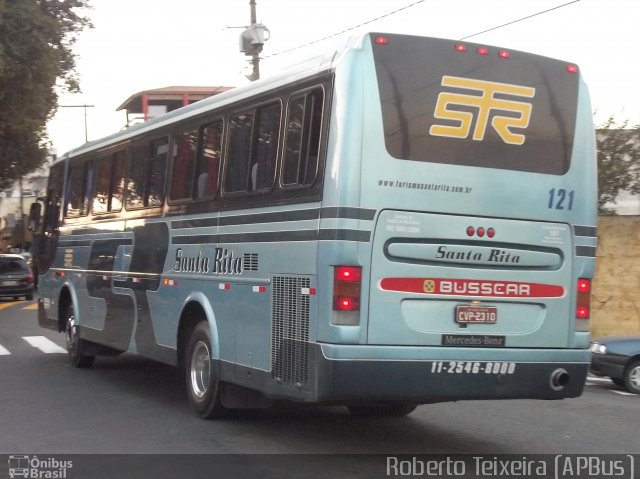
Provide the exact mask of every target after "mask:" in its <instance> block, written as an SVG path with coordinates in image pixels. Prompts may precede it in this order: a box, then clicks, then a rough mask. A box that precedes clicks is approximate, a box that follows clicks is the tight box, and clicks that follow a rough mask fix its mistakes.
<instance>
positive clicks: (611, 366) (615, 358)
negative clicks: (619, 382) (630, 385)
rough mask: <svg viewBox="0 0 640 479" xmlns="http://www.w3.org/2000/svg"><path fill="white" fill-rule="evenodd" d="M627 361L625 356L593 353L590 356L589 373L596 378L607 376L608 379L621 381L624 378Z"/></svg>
mask: <svg viewBox="0 0 640 479" xmlns="http://www.w3.org/2000/svg"><path fill="white" fill-rule="evenodd" d="M628 359H629V358H628V357H627V356H620V355H615V354H596V353H593V354H592V355H591V365H590V366H589V371H591V372H592V373H593V374H595V375H597V376H608V377H610V378H615V379H622V378H623V377H624V369H625V366H626V363H627V361H628Z"/></svg>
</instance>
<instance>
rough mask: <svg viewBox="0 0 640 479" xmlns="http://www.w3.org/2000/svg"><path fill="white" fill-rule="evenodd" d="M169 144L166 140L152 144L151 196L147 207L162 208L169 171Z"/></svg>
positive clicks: (149, 195) (148, 197)
mask: <svg viewBox="0 0 640 479" xmlns="http://www.w3.org/2000/svg"><path fill="white" fill-rule="evenodd" d="M168 153H169V142H168V140H167V139H166V138H163V139H161V140H156V141H153V142H151V167H150V169H149V194H148V195H146V196H147V198H146V200H147V201H146V204H145V206H150V207H151V206H160V205H162V202H163V201H164V179H165V175H166V171H167V156H168Z"/></svg>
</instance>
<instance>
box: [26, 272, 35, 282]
mask: <svg viewBox="0 0 640 479" xmlns="http://www.w3.org/2000/svg"><path fill="white" fill-rule="evenodd" d="M33 281H34V278H33V271H31V270H29V274H28V275H27V282H28V283H29V284H33Z"/></svg>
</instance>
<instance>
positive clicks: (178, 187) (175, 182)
mask: <svg viewBox="0 0 640 479" xmlns="http://www.w3.org/2000/svg"><path fill="white" fill-rule="evenodd" d="M197 149H198V132H197V131H190V132H187V133H179V134H176V135H174V136H173V158H172V164H173V167H172V172H171V190H170V199H172V200H180V199H186V198H191V196H192V191H193V173H194V167H195V162H196V151H197Z"/></svg>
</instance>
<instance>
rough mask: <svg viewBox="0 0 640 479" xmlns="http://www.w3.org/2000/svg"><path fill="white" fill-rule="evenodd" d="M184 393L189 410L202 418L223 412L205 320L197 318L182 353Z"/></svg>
mask: <svg viewBox="0 0 640 479" xmlns="http://www.w3.org/2000/svg"><path fill="white" fill-rule="evenodd" d="M184 365H185V368H184V369H185V380H186V383H187V396H188V398H189V404H190V406H191V409H192V410H193V412H194V413H195V414H196V415H197V416H199V417H201V418H203V419H216V418H220V417H223V416H225V415H226V412H227V410H226V409H225V408H224V407H223V406H222V403H221V401H220V378H219V377H218V376H217V374H216V372H215V367H214V363H213V360H212V358H211V334H210V332H209V324H208V323H207V322H206V321H200V322H199V323H198V324H196V326H195V327H194V328H193V330H192V331H191V335H190V336H189V341H188V343H187V347H186V349H185V357H184Z"/></svg>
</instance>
